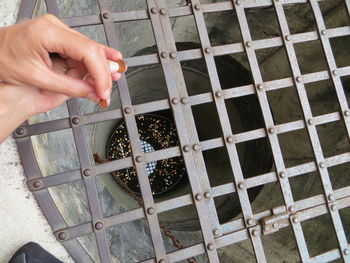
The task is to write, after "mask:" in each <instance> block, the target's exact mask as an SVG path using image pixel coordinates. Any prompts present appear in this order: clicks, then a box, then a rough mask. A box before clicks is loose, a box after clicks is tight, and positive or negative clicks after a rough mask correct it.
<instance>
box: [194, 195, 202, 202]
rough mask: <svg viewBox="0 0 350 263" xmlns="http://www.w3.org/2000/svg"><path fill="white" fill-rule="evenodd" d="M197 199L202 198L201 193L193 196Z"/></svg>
mask: <svg viewBox="0 0 350 263" xmlns="http://www.w3.org/2000/svg"><path fill="white" fill-rule="evenodd" d="M194 198H195V199H196V200H197V201H200V200H202V195H201V194H196V195H195V197H194Z"/></svg>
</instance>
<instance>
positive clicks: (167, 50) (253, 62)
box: [14, 0, 350, 263]
mask: <svg viewBox="0 0 350 263" xmlns="http://www.w3.org/2000/svg"><path fill="white" fill-rule="evenodd" d="M319 1H320V0H318V1H317V0H310V1H307V0H274V1H271V0H242V1H240V0H236V1H234V0H232V1H227V2H219V3H212V4H203V5H202V4H201V3H200V0H192V4H191V5H189V6H182V7H174V8H169V9H167V7H166V5H165V2H164V0H146V3H147V6H148V9H147V10H138V11H126V12H118V13H110V11H109V9H108V6H107V2H106V1H105V0H98V3H99V7H100V10H101V15H88V16H81V17H69V18H64V19H63V20H64V22H65V23H67V24H68V25H69V26H71V27H79V26H86V25H99V24H103V26H104V30H105V33H106V37H107V41H108V44H109V45H110V46H112V47H114V48H118V41H117V39H116V34H115V29H114V26H113V23H118V22H125V21H136V20H150V22H151V24H152V27H153V31H154V35H155V40H156V44H157V47H158V51H159V54H151V55H144V56H137V57H130V58H126V61H127V63H128V65H129V67H137V66H143V65H149V64H156V63H160V64H161V66H162V68H163V71H164V75H165V80H166V83H167V89H168V93H169V96H170V97H169V100H166V99H165V100H159V101H154V102H150V103H144V104H139V105H132V102H131V97H130V93H129V89H128V84H127V79H126V77H125V75H124V74H123V75H122V78H121V79H120V80H119V81H118V89H119V94H120V99H121V102H122V108H121V109H115V110H109V111H104V112H98V113H93V114H88V115H82V114H81V113H80V110H79V103H78V100H76V99H71V100H70V101H68V103H67V106H68V110H69V116H70V117H69V118H65V119H59V120H53V121H49V122H44V123H38V124H33V125H28V123H24V124H23V125H21V127H19V128H18V129H17V130H16V131H15V133H14V137H15V138H16V139H17V144H18V149H19V153H20V155H21V158H22V162H23V166H24V169H25V173H26V176H27V178H28V186H29V189H30V190H31V191H32V192H33V194H34V195H35V197H36V199H37V200H38V203H39V205H40V207H41V209H42V211H43V213H44V215H45V216H46V218H47V220H48V221H49V223H50V225H51V226H52V228H53V230H54V232H55V235H56V237H57V238H58V240H59V241H61V242H62V244H63V245H64V246H65V248H66V249H67V251H68V252H69V253H70V255H71V256H72V257H73V259H74V260H75V261H77V262H84V263H85V262H93V260H92V259H91V257H90V256H89V254H88V253H87V252H86V251H85V250H84V248H83V247H82V245H81V244H80V242H79V241H78V240H77V238H78V237H80V236H83V235H86V234H90V233H94V235H95V238H96V244H97V248H98V252H99V257H100V261H101V262H111V255H110V251H109V245H108V240H107V236H106V229H107V228H108V227H111V226H116V225H118V224H122V223H126V222H131V221H133V220H137V219H142V218H145V219H146V221H147V223H148V225H149V229H150V233H151V239H152V242H153V247H154V252H155V258H152V259H148V260H145V261H143V262H147V263H148V262H149V263H150V262H162V263H164V262H177V261H180V260H183V259H187V258H191V257H194V256H196V255H200V254H203V253H206V255H207V257H208V260H209V262H219V257H218V253H217V249H219V248H221V247H224V246H228V245H231V244H234V243H238V242H241V241H243V240H247V239H250V240H251V242H252V245H253V249H254V252H255V257H256V260H257V262H267V261H266V257H265V253H264V247H263V244H262V241H261V235H265V234H270V233H271V224H272V223H271V222H278V229H280V228H283V227H288V226H291V227H292V229H293V233H294V236H295V239H296V243H297V246H298V251H299V254H300V257H301V259H302V261H303V262H329V261H331V260H335V259H338V258H341V259H342V260H343V261H344V262H350V248H349V244H348V243H347V240H346V235H345V232H344V229H343V225H342V222H341V220H340V216H339V212H338V211H339V209H343V208H346V207H350V184H349V186H347V187H344V188H341V189H337V190H334V189H332V185H331V182H330V178H329V174H328V168H330V167H333V166H336V165H340V164H344V163H348V162H350V152H347V153H344V154H339V155H336V156H332V157H328V158H325V157H324V156H323V152H322V149H321V146H320V141H319V138H318V134H317V130H316V126H317V125H321V124H325V123H330V122H334V121H339V120H342V121H343V122H344V125H345V127H346V131H347V136H348V139H350V110H349V105H348V103H347V100H346V96H345V93H344V88H343V86H342V83H341V81H340V77H343V76H348V75H350V66H347V67H342V68H337V66H336V63H335V59H334V56H333V53H332V49H331V45H330V41H329V39H330V38H334V37H341V36H348V35H350V26H346V27H340V28H332V29H326V27H325V24H324V20H323V17H322V14H321V11H320V7H319V3H318V2H319ZM344 1H345V3H346V6H347V9H348V11H349V8H350V1H349V0H344ZM45 2H46V5H47V9H48V12H49V13H52V14H55V15H56V16H59V9H58V6H57V4H56V1H55V0H45ZM307 2H309V4H310V6H311V8H312V11H313V13H314V15H315V18H316V23H317V31H315V32H307V33H300V34H294V35H291V34H290V32H289V28H288V24H287V20H286V17H285V14H284V7H283V6H284V5H285V6H288V5H290V4H297V3H307ZM35 3H36V0H25V1H22V4H21V6H20V10H19V15H18V21H21V20H24V19H27V18H30V17H31V15H32V12H33V10H34V7H35ZM267 6H273V7H274V8H275V11H276V14H277V17H278V22H279V25H280V28H281V33H282V35H281V37H275V38H270V39H263V40H252V38H251V35H250V31H249V27H248V22H247V19H246V15H245V9H246V8H256V7H267ZM227 10H232V12H235V13H236V15H237V17H238V22H239V26H240V31H241V34H242V39H243V43H234V44H228V45H221V46H211V45H210V41H209V37H208V32H207V28H206V25H205V21H204V16H203V14H204V13H209V12H220V11H227ZM180 16H194V19H195V22H196V26H197V28H198V35H199V38H200V42H201V43H200V44H201V46H202V48H201V49H192V50H186V51H177V50H176V46H175V40H174V37H173V32H172V29H171V26H170V20H169V19H170V18H171V17H180ZM165 39H166V41H165ZM318 39H319V40H320V41H321V44H322V47H323V50H324V53H325V56H326V60H327V64H328V70H327V71H321V72H315V73H311V74H305V75H302V74H301V72H300V69H299V66H298V61H297V58H296V55H295V51H294V44H296V43H301V42H307V41H312V40H318ZM279 46H283V47H285V48H286V51H287V56H288V61H289V64H290V67H291V70H292V76H291V77H288V78H284V79H279V80H273V81H267V82H264V81H263V79H262V76H261V73H260V68H259V65H258V61H257V57H256V53H255V52H256V50H259V49H264V48H271V47H279ZM240 52H245V53H246V55H247V58H248V61H249V65H250V68H251V72H252V75H253V82H252V84H251V85H246V86H241V87H235V88H231V89H225V90H222V89H221V86H220V82H219V79H218V74H217V70H216V65H215V61H214V57H215V56H220V55H227V54H233V53H240ZM198 58H204V61H205V63H206V66H207V68H208V72H209V79H210V83H211V86H212V92H208V93H203V94H199V95H195V96H191V97H189V96H188V94H187V90H186V86H185V82H184V78H183V75H182V69H181V64H180V62H181V61H186V60H192V59H198ZM327 79H331V80H332V82H333V85H334V87H335V91H336V94H337V99H338V103H339V105H340V109H341V111H340V112H333V113H330V114H325V115H321V116H312V113H311V109H310V103H309V101H308V97H307V94H306V91H305V84H307V83H311V82H316V81H321V80H327ZM292 86H295V87H296V90H297V94H298V98H299V100H300V104H301V107H302V111H303V116H304V119H303V120H298V121H293V122H289V123H283V124H280V125H275V124H274V120H273V117H272V113H271V109H270V106H269V103H268V99H267V93H268V92H269V91H272V90H276V89H283V88H288V87H292ZM252 94H256V96H257V98H258V101H259V104H260V107H261V111H262V114H263V119H264V122H265V128H262V129H256V130H253V131H249V132H242V133H238V134H233V132H232V129H233V127H231V125H230V122H229V117H228V113H227V110H226V107H225V100H227V99H231V98H238V97H242V96H247V95H252ZM208 102H214V103H215V106H216V109H217V111H218V113H219V120H220V125H221V128H222V137H220V138H215V139H211V140H207V141H199V139H198V135H197V131H196V128H195V125H194V119H193V114H192V110H191V107H192V106H194V105H198V104H202V103H208ZM164 109H172V112H173V115H174V120H175V123H176V127H177V129H178V133H179V134H178V135H179V141H180V146H179V147H172V148H168V149H164V150H159V151H155V152H151V153H147V154H143V153H142V151H141V144H140V140H139V137H138V132H137V126H136V122H135V115H137V114H141V113H142V114H145V113H149V112H154V111H159V110H164ZM118 118H124V119H125V122H126V126H127V130H128V134H129V138H130V141H131V148H132V157H128V158H125V159H120V160H115V161H111V162H108V163H103V164H98V165H95V164H94V163H93V162H92V160H91V157H90V156H89V149H88V144H87V141H86V137H85V134H84V125H89V124H93V123H98V122H103V121H107V120H113V119H118ZM63 129H72V131H73V135H74V139H75V144H76V148H77V151H78V155H79V161H80V170H74V171H68V172H64V173H61V174H55V175H51V176H47V177H43V176H42V175H41V172H40V169H39V167H38V165H37V162H36V159H35V155H34V152H33V148H32V143H31V136H33V135H38V134H43V133H49V132H53V131H58V130H63ZM300 129H306V130H307V132H308V135H309V138H310V141H311V145H312V150H313V153H314V156H315V160H314V161H311V162H308V163H305V164H302V165H297V166H294V167H290V168H286V167H285V164H284V160H283V157H282V154H281V149H280V145H279V140H278V135H279V134H283V133H287V132H291V131H296V130H300ZM264 137H267V138H268V140H269V142H270V145H271V149H272V152H273V158H274V163H275V167H276V172H269V173H266V174H261V175H258V176H255V177H251V178H248V179H245V178H244V177H243V172H242V169H241V167H240V162H239V159H238V153H237V148H236V145H237V144H239V143H242V142H246V141H251V140H255V139H258V138H264ZM198 146H199V147H198ZM218 147H225V148H226V149H227V152H228V154H229V160H230V164H231V168H232V171H233V174H234V177H233V181H232V183H229V184H225V185H219V186H216V187H210V183H209V179H208V174H207V171H206V168H205V163H204V159H203V152H204V151H207V150H210V149H214V148H218ZM180 155H182V156H183V158H184V160H185V165H186V169H187V173H188V176H189V181H190V185H191V189H192V194H191V195H190V194H188V195H184V196H181V197H178V198H174V199H170V200H166V201H163V202H159V203H155V201H154V199H153V196H152V192H151V188H150V185H149V183H148V180H147V178H148V177H147V171H146V166H145V164H146V163H147V162H151V161H157V160H161V159H164V158H169V157H176V156H180ZM137 157H138V158H137ZM140 157H141V158H140ZM131 166H134V167H135V168H136V171H137V174H138V179H139V183H140V189H141V193H142V198H143V202H144V207H143V208H138V209H134V210H130V211H126V212H123V213H120V214H115V215H111V216H108V217H103V215H102V212H101V208H100V202H99V200H98V194H97V189H96V183H95V179H96V176H98V175H100V174H103V173H108V172H112V171H115V170H121V169H125V168H128V167H131ZM313 171H318V172H319V174H320V178H321V181H322V186H323V188H324V194H322V195H317V196H313V197H311V198H308V199H304V200H300V201H294V199H293V194H292V191H291V187H290V184H289V178H292V177H294V176H299V175H301V174H305V173H309V172H313ZM81 179H83V181H84V185H85V189H86V193H87V198H88V203H89V208H90V213H91V217H92V221H91V222H88V223H84V224H81V225H76V226H68V224H67V223H66V222H65V220H64V218H63V217H62V215H61V214H60V213H59V211H58V209H57V207H56V205H55V204H54V202H53V200H52V198H51V196H50V194H49V191H48V189H49V188H50V187H54V186H57V185H61V184H66V183H69V182H74V181H77V180H81ZM271 182H278V183H279V184H280V187H281V190H282V194H283V198H284V205H283V206H281V207H276V208H271V210H268V211H264V212H261V213H258V214H254V213H253V210H252V207H251V204H250V202H249V198H248V193H247V190H248V189H249V188H253V187H256V186H262V185H264V184H268V183H271ZM234 192H237V193H238V196H239V201H240V204H241V207H242V212H243V213H242V214H243V218H240V219H237V220H234V221H231V222H228V223H225V224H223V225H220V223H219V220H218V216H217V213H216V209H215V205H214V201H213V200H214V199H213V198H214V197H218V196H221V195H225V194H230V193H234ZM190 204H194V206H195V208H196V210H197V213H198V217H199V221H200V227H201V232H202V234H203V242H202V243H199V244H196V245H193V246H191V247H187V248H183V249H181V250H177V251H174V252H171V253H166V251H165V248H164V242H163V239H162V235H161V229H160V227H159V221H158V216H157V214H159V213H161V212H165V211H169V210H172V209H176V208H179V207H182V206H186V205H190ZM327 213H328V214H330V216H331V219H332V223H333V227H334V231H335V233H336V236H337V240H338V243H339V244H338V245H339V246H338V248H336V249H334V250H331V251H327V252H324V253H323V254H321V255H318V256H314V257H310V255H309V252H308V248H307V245H306V241H305V238H304V235H303V231H302V227H301V222H303V221H305V220H309V219H311V218H314V217H317V216H320V215H324V214H327ZM276 231H277V230H276ZM272 232H273V231H272Z"/></svg>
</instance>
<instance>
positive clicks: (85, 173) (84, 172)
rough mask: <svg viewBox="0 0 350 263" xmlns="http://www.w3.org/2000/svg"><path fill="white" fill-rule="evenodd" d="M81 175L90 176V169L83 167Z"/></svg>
mask: <svg viewBox="0 0 350 263" xmlns="http://www.w3.org/2000/svg"><path fill="white" fill-rule="evenodd" d="M83 175H84V176H90V175H92V171H91V169H89V168H88V169H85V170H84V171H83Z"/></svg>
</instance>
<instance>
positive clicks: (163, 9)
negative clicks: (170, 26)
mask: <svg viewBox="0 0 350 263" xmlns="http://www.w3.org/2000/svg"><path fill="white" fill-rule="evenodd" d="M159 12H160V13H161V14H162V15H166V14H167V13H168V12H167V11H166V9H165V8H162V9H160V10H159Z"/></svg>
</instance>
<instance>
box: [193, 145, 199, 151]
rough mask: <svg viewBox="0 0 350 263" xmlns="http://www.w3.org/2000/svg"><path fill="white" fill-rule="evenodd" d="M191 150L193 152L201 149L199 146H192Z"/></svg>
mask: <svg viewBox="0 0 350 263" xmlns="http://www.w3.org/2000/svg"><path fill="white" fill-rule="evenodd" d="M192 149H193V150H194V151H199V150H200V149H201V147H200V145H199V144H194V145H193V146H192Z"/></svg>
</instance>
